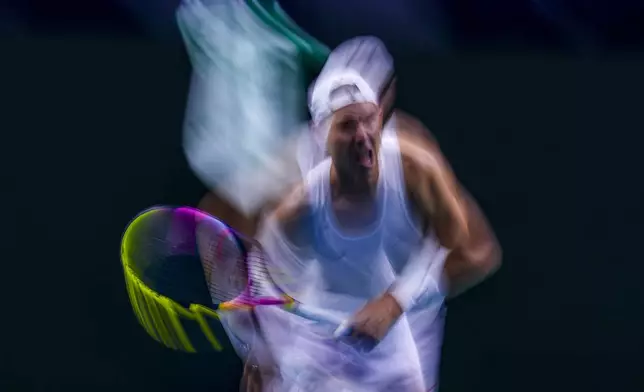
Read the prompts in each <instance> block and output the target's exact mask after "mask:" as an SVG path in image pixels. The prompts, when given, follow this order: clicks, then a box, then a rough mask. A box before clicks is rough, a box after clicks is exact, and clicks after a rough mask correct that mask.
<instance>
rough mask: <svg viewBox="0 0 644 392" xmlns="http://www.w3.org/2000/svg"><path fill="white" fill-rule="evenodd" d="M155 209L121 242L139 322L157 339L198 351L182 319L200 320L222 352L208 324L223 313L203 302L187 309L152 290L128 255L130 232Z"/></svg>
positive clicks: (122, 259)
mask: <svg viewBox="0 0 644 392" xmlns="http://www.w3.org/2000/svg"><path fill="white" fill-rule="evenodd" d="M154 211H155V210H154V209H152V210H149V211H146V212H143V213H142V214H140V215H139V216H137V217H136V218H134V220H133V221H132V222H131V223H130V224H129V225H128V227H127V229H126V230H125V233H124V234H123V239H122V241H121V262H122V263H123V271H124V273H125V284H126V287H127V292H128V296H129V298H130V304H131V305H132V310H133V311H134V314H135V315H136V318H137V319H138V321H139V323H140V324H141V326H143V328H144V329H145V331H146V332H147V333H148V335H150V336H151V337H152V338H153V339H154V340H156V341H157V342H159V343H161V344H163V345H164V346H166V347H169V348H172V349H174V350H180V351H185V352H189V353H196V352H197V350H196V349H195V347H194V345H193V344H192V342H191V340H190V337H189V336H188V333H187V332H186V330H185V328H184V326H183V324H182V320H184V321H189V322H197V323H198V324H199V327H200V329H201V332H202V333H203V335H204V336H205V337H206V339H207V340H208V342H209V343H210V345H211V346H212V348H213V349H214V350H215V351H222V350H223V346H222V345H221V343H220V342H219V340H217V338H216V337H215V333H214V332H213V330H212V328H211V327H210V326H209V325H208V319H210V320H212V319H215V320H217V321H219V315H218V314H217V312H215V311H214V310H212V309H210V308H208V307H205V306H203V305H199V304H191V305H190V307H188V308H185V307H183V306H181V305H179V304H178V303H177V302H175V301H173V300H172V299H170V298H168V297H165V296H163V295H161V294H159V293H157V292H155V291H154V290H152V289H150V288H149V287H148V286H147V285H146V284H145V283H143V281H141V279H139V277H138V276H136V273H135V272H134V270H133V269H132V267H131V260H129V258H128V256H127V255H128V250H129V248H128V235H129V234H130V233H131V232H132V230H134V229H135V228H136V226H137V223H139V222H141V220H142V219H143V218H144V217H146V216H148V214H150V213H153V212H154Z"/></svg>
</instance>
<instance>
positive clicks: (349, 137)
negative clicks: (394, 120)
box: [329, 103, 382, 174]
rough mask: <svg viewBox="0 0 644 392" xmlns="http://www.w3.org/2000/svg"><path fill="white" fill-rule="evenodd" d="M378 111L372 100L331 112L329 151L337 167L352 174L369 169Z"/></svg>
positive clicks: (377, 130) (379, 123) (377, 140)
mask: <svg viewBox="0 0 644 392" xmlns="http://www.w3.org/2000/svg"><path fill="white" fill-rule="evenodd" d="M381 131H382V112H381V110H380V108H379V107H378V106H377V105H375V104H373V103H355V104H352V105H349V106H347V107H344V108H342V109H340V110H338V111H337V112H335V113H334V114H333V117H332V119H331V130H330V132H329V153H330V154H331V157H332V158H333V162H334V164H335V165H336V166H337V167H338V168H339V169H341V170H344V171H348V172H351V173H354V174H359V173H364V172H369V171H371V169H373V168H374V167H375V165H376V159H377V156H378V149H379V147H380V135H381Z"/></svg>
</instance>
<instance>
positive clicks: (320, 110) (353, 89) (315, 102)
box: [309, 68, 378, 124]
mask: <svg viewBox="0 0 644 392" xmlns="http://www.w3.org/2000/svg"><path fill="white" fill-rule="evenodd" d="M364 102H371V103H374V104H376V105H377V104H378V96H377V95H376V93H375V92H374V91H373V89H372V88H371V86H369V83H367V82H366V81H365V80H364V79H363V78H362V76H360V74H358V73H357V72H355V71H353V70H351V69H346V68H345V69H338V70H337V72H328V73H326V74H324V75H320V77H319V78H318V79H317V80H316V81H315V84H314V86H313V89H312V90H311V92H310V96H309V110H310V111H311V117H312V119H313V122H314V123H315V124H320V122H321V121H323V120H324V119H326V118H328V117H329V116H331V114H333V112H335V111H336V110H339V109H342V108H343V107H346V106H348V105H351V104H354V103H364Z"/></svg>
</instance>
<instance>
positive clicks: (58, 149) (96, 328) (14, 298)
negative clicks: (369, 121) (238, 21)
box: [0, 0, 644, 392]
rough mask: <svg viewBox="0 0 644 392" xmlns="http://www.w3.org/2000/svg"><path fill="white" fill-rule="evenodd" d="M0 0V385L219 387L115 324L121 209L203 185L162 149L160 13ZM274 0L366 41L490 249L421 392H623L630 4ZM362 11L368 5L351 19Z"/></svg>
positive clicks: (632, 240)
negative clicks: (427, 388) (436, 384)
mask: <svg viewBox="0 0 644 392" xmlns="http://www.w3.org/2000/svg"><path fill="white" fill-rule="evenodd" d="M149 3H154V5H152V4H147V3H144V2H134V1H127V0H122V1H120V2H105V1H96V2H87V1H85V2H77V3H74V2H63V3H56V2H37V1H23V2H15V3H13V4H10V3H7V2H5V3H2V7H0V15H2V18H0V26H2V31H3V32H4V33H3V34H2V35H1V36H0V50H1V52H0V53H2V54H1V57H0V69H1V70H2V72H1V73H0V91H2V93H1V94H0V97H2V98H1V99H2V101H1V102H2V126H0V132H1V135H2V139H1V140H2V142H1V143H0V146H1V147H0V148H1V150H0V152H1V154H0V160H1V163H2V168H3V170H2V177H1V178H0V180H1V183H2V195H3V196H4V197H7V200H6V201H5V206H6V208H5V214H4V215H5V219H4V222H5V224H4V225H2V226H1V227H2V238H3V241H2V247H3V251H2V255H3V257H2V258H1V259H0V262H1V263H2V266H3V268H2V273H1V274H0V280H1V282H2V284H1V285H0V292H1V294H2V299H3V306H2V323H1V324H0V325H2V335H1V336H2V337H3V338H4V344H2V348H0V361H1V362H0V365H1V367H0V390H7V391H36V390H37V391H41V390H43V391H57V390H70V389H71V388H73V387H75V386H81V387H84V388H85V390H88V391H100V390H116V389H117V388H118V389H120V390H133V389H134V388H139V390H150V391H175V390H190V391H191V390H195V391H206V390H211V391H229V390H234V388H235V385H236V383H237V380H238V378H239V375H240V372H241V366H240V364H239V362H238V360H237V359H236V358H234V356H233V355H232V353H229V354H228V355H218V356H215V355H188V354H181V353H176V352H171V351H169V350H166V349H164V348H162V347H161V346H160V345H158V344H157V343H155V342H154V341H152V340H151V339H150V338H149V337H147V336H146V335H145V333H144V331H143V329H142V328H140V327H139V326H138V324H137V323H136V320H135V318H134V315H133V313H132V312H131V310H130V308H129V304H128V300H127V295H126V292H125V287H124V282H123V279H122V271H121V266H120V263H119V241H120V236H121V233H122V230H123V229H124V227H125V225H126V224H127V222H128V221H129V219H130V218H131V217H132V216H133V215H134V214H136V213H137V212H138V211H139V210H141V209H143V208H145V207H148V206H150V205H153V204H158V203H162V204H189V205H194V204H196V203H197V202H198V200H199V199H200V197H201V196H202V195H203V193H204V192H205V189H204V188H203V186H202V185H201V184H200V183H199V181H198V180H197V179H196V178H195V177H194V176H193V175H192V173H191V172H190V170H189V169H188V167H187V164H186V162H185V159H184V157H183V152H182V149H181V145H180V140H181V125H182V120H183V112H184V109H185V100H186V96H187V92H188V80H189V76H190V66H189V63H188V61H187V56H186V54H185V52H184V50H183V47H182V46H181V43H180V41H179V39H178V35H177V33H176V28H175V27H174V24H173V20H172V18H173V17H172V12H173V9H174V6H175V4H174V2H173V1H159V2H149ZM366 4H367V2H366V1H362V0H344V1H342V2H340V1H335V0H334V1H326V2H317V1H311V2H304V1H300V2H292V1H291V2H285V3H284V6H285V8H286V9H287V10H288V11H289V12H291V14H292V15H293V17H294V18H295V20H296V21H298V22H299V23H300V24H301V25H302V26H304V27H305V28H306V29H307V30H308V31H309V32H311V33H312V34H314V35H315V36H316V37H318V38H320V39H321V40H322V41H323V42H325V43H327V44H329V45H335V44H337V43H339V42H341V41H342V40H343V39H345V38H348V37H351V36H353V35H356V34H364V33H371V34H376V35H378V36H380V37H382V38H383V39H384V40H385V42H387V43H388V44H389V46H390V47H391V49H392V52H394V55H395V56H396V61H397V67H398V73H399V75H400V77H399V78H400V94H399V95H400V96H399V106H400V107H401V108H404V109H405V110H407V111H409V112H411V113H412V114H414V115H416V116H418V117H419V118H420V119H421V120H423V122H424V123H425V124H426V125H427V126H428V127H429V128H430V129H431V130H432V131H433V132H434V133H435V135H436V136H437V138H438V140H439V142H440V143H441V145H442V147H443V149H444V152H445V154H446V155H447V157H448V158H449V159H450V161H451V163H452V165H453V167H454V169H455V171H456V173H457V175H458V177H459V178H460V179H461V181H462V182H463V183H464V185H465V186H466V187H467V188H468V189H469V190H470V191H471V192H472V193H473V194H474V196H475V197H476V198H477V199H478V201H479V202H480V204H481V205H482V207H483V208H484V210H485V211H486V212H487V214H488V216H489V219H490V221H491V222H492V224H493V226H494V228H495V230H496V232H497V234H498V237H499V239H500V242H501V244H502V246H503V248H504V250H505V257H504V261H505V263H504V266H503V268H502V269H501V271H500V272H499V273H498V274H497V275H496V276H495V277H493V278H492V279H491V280H489V281H488V282H486V283H484V284H483V285H481V286H480V287H478V288H476V289H474V290H472V291H471V292H469V293H468V294H466V295H464V296H463V297H461V298H459V299H457V300H455V301H453V302H452V303H451V306H450V311H449V316H448V324H447V332H446V339H445V346H444V354H443V356H444V361H443V368H442V374H441V384H442V385H441V390H442V391H447V392H450V391H493V390H494V391H513V392H514V391H544V390H548V391H631V390H632V391H637V390H639V391H641V390H644V375H643V373H642V370H641V369H642V365H643V364H644V355H643V352H644V340H643V339H642V331H644V321H643V318H642V310H643V308H644V296H643V295H642V290H640V287H639V286H640V281H641V279H642V278H641V275H642V272H644V269H643V268H642V262H643V261H644V260H643V258H642V256H641V254H642V253H641V251H640V245H639V240H640V235H639V233H640V232H641V229H640V224H639V223H640V222H641V220H640V216H641V213H642V205H643V203H642V200H644V198H643V196H644V195H643V192H642V186H641V168H642V164H641V159H640V156H641V141H642V137H641V133H642V130H644V121H643V120H642V113H643V107H644V94H643V93H642V91H644V90H643V89H644V78H643V77H642V70H643V69H644V56H643V55H642V51H641V47H640V46H639V45H640V43H641V42H642V34H641V33H642V26H644V24H642V23H640V22H638V18H639V17H640V16H642V15H643V14H642V9H643V8H642V6H641V5H639V4H638V3H636V2H631V3H629V2H626V1H624V2H617V3H601V2H596V3H592V5H589V4H585V3H583V2H577V1H572V0H570V1H566V2H555V1H539V2H537V1H532V2H524V1H514V2H505V1H500V0H495V1H492V2H491V3H490V2H485V3H484V2H477V1H474V0H467V1H465V0H458V1H453V2H440V1H436V2H419V3H418V4H416V3H415V2H413V1H400V2H384V1H375V2H371V3H369V4H372V5H373V4H377V6H371V7H368V8H367V7H366V6H365V5H366ZM367 9H368V10H369V11H368V12H367V11H366V10H367Z"/></svg>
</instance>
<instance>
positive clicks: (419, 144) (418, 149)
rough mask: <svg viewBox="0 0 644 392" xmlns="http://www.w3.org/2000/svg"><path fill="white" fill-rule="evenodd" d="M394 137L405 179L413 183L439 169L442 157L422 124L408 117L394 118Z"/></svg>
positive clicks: (398, 116) (434, 140) (434, 141)
mask: <svg viewBox="0 0 644 392" xmlns="http://www.w3.org/2000/svg"><path fill="white" fill-rule="evenodd" d="M396 122H397V123H396V137H397V139H398V146H399V149H400V158H401V161H402V165H403V170H404V172H405V177H407V178H409V180H410V181H412V182H413V181H414V180H415V179H417V177H418V176H421V175H423V174H430V173H431V172H433V171H435V170H436V169H438V168H440V166H441V162H442V161H443V157H442V154H441V151H440V148H439V146H438V143H437V142H436V139H434V137H433V136H432V135H431V133H430V132H429V131H428V130H427V129H426V128H425V127H424V126H423V124H422V123H421V122H420V121H418V120H416V119H415V118H413V117H411V116H409V115H406V114H405V115H402V116H401V115H399V114H398V113H397V118H396Z"/></svg>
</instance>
